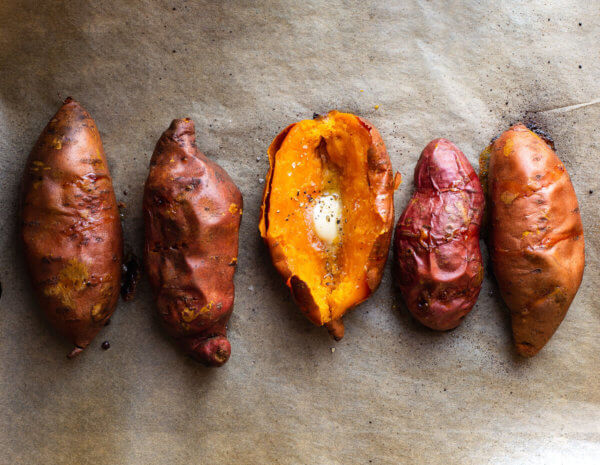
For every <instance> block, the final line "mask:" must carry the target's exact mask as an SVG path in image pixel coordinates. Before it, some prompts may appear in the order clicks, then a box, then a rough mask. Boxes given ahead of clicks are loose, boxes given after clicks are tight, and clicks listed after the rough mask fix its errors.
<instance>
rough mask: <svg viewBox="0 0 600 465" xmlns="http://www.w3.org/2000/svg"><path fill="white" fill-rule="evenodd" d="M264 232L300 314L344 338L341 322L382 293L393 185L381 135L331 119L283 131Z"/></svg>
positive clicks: (272, 156) (352, 119) (273, 159)
mask: <svg viewBox="0 0 600 465" xmlns="http://www.w3.org/2000/svg"><path fill="white" fill-rule="evenodd" d="M268 154H269V162H270V168H269V171H268V173H267V177H266V185H265V190H264V194H263V203H262V208H261V216H260V223H259V229H260V233H261V236H262V237H263V239H264V240H265V242H266V244H267V245H268V247H269V249H270V252H271V257H272V260H273V263H274V265H275V267H276V268H277V270H278V271H279V273H280V274H281V275H282V276H283V278H284V279H285V282H286V284H287V285H288V287H289V288H290V290H291V293H292V296H293V297H294V299H295V301H296V302H297V304H298V305H299V307H300V309H301V310H302V312H303V313H304V314H305V315H306V316H307V317H308V319H309V320H310V321H312V322H313V323H314V324H316V325H327V327H328V329H329V331H330V333H331V334H332V336H333V337H334V338H336V339H341V338H342V337H343V335H344V326H343V324H342V320H341V318H342V315H344V313H345V312H346V311H347V310H348V309H349V308H351V307H353V306H355V305H357V304H358V303H360V302H362V301H364V300H365V299H367V298H368V297H369V296H370V295H371V294H372V293H373V292H374V291H375V289H376V288H377V286H378V285H379V282H380V280H381V275H382V272H383V268H384V265H385V262H386V260H387V255H388V250H389V244H390V238H391V230H392V223H393V220H394V204H393V193H394V189H395V187H396V186H395V181H394V176H393V173H392V165H391V162H390V159H389V156H388V154H387V151H386V149H385V145H384V143H383V140H382V139H381V136H380V134H379V132H378V131H377V130H376V129H375V128H374V127H373V126H372V125H371V124H370V123H369V122H367V121H365V120H364V119H361V118H359V117H357V116H355V115H352V114H348V113H340V112H337V111H332V112H330V113H329V114H328V115H327V116H324V117H318V118H316V119H314V120H304V121H300V122H299V123H295V124H292V125H290V126H288V127H287V128H285V129H284V130H283V131H282V132H281V133H280V134H279V135H278V136H277V137H276V138H275V140H274V141H273V142H272V144H271V146H270V147H269V150H268Z"/></svg>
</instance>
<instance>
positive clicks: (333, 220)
mask: <svg viewBox="0 0 600 465" xmlns="http://www.w3.org/2000/svg"><path fill="white" fill-rule="evenodd" d="M342 210H343V206H342V199H341V197H340V195H339V194H337V193H323V195H321V197H319V198H318V199H315V202H314V206H313V211H312V216H313V225H314V229H315V233H316V234H317V236H318V237H319V239H321V240H322V241H323V242H325V243H326V244H333V243H334V242H337V240H339V238H340V232H341V220H342Z"/></svg>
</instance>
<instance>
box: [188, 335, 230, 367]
mask: <svg viewBox="0 0 600 465" xmlns="http://www.w3.org/2000/svg"><path fill="white" fill-rule="evenodd" d="M185 344H186V345H188V344H190V345H188V350H187V352H188V353H189V355H190V356H191V357H192V358H193V359H194V360H196V361H198V362H200V363H202V364H204V365H206V366H210V367H220V366H221V365H224V364H225V362H227V360H229V356H230V355H231V344H230V343H229V341H228V340H227V338H226V337H224V336H215V337H211V338H208V339H202V340H199V341H198V340H195V341H194V340H192V341H191V343H187V342H186V343H185Z"/></svg>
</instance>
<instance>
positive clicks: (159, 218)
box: [143, 118, 243, 366]
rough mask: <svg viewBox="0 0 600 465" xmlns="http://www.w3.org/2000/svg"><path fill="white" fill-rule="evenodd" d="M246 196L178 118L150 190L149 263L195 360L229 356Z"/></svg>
mask: <svg viewBox="0 0 600 465" xmlns="http://www.w3.org/2000/svg"><path fill="white" fill-rule="evenodd" d="M242 206H243V205H242V195H241V193H240V191H239V190H238V188H237V187H236V185H235V184H234V182H233V181H232V180H231V178H230V177H229V176H228V174H227V173H226V172H225V170H223V168H221V167H220V166H219V165H217V164H216V163H214V162H213V161H211V160H209V159H208V158H207V157H206V156H205V155H204V154H203V153H202V152H200V151H199V150H198V149H197V147H196V133H195V128H194V122H193V121H192V120H191V119H188V118H185V119H176V120H174V121H173V122H172V123H171V126H170V127H169V128H168V129H167V130H166V131H165V132H164V133H163V135H162V136H161V138H160V140H159V141H158V143H157V144H156V148H155V149H154V154H153V155H152V159H151V162H150V173H149V175H148V179H147V181H146V186H145V190H144V202H143V211H144V224H145V232H146V242H145V261H146V270H147V272H148V276H149V278H150V284H151V286H152V289H153V291H154V294H155V297H156V305H157V308H158V314H159V317H160V320H161V322H162V324H163V326H164V327H165V328H166V330H167V332H168V333H169V334H170V335H171V336H172V337H174V338H175V340H176V341H177V343H178V344H179V346H180V347H181V348H182V349H183V350H184V351H185V352H186V353H187V354H188V355H190V356H191V357H193V358H194V359H195V360H197V361H199V362H201V363H204V364H205V365H208V366H220V365H223V364H224V363H225V362H226V361H227V360H228V359H229V356H230V354H231V345H230V343H229V341H228V339H227V322H228V321H229V317H230V316H231V312H232V311H233V299H234V285H233V275H234V272H235V269H236V264H237V256H238V232H239V226H240V220H241V216H242Z"/></svg>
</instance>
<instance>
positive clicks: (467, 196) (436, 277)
mask: <svg viewBox="0 0 600 465" xmlns="http://www.w3.org/2000/svg"><path fill="white" fill-rule="evenodd" d="M414 183H415V192H414V194H413V196H412V198H411V199H410V201H409V203H408V205H407V207H406V209H405V210H404V212H403V213H402V215H401V216H400V218H399V220H398V224H397V226H396V233H395V236H394V251H395V253H394V265H395V266H394V268H395V270H394V271H395V275H396V283H397V285H398V287H399V289H400V291H401V293H402V297H403V298H404V301H405V303H406V306H407V308H408V310H409V311H410V312H411V314H412V315H413V316H414V317H415V318H416V319H417V320H418V321H420V322H421V323H422V324H424V325H425V326H427V327H429V328H431V329H435V330H439V331H443V330H449V329H452V328H455V327H457V326H458V325H459V324H460V322H461V321H462V320H463V318H464V317H465V316H466V315H467V314H468V313H469V312H470V311H471V309H472V308H473V306H474V305H475V302H476V301H477V297H478V296H479V291H480V290H481V282H482V280H483V263H482V258H481V251H480V248H479V230H480V225H481V218H482V215H483V205H484V196H483V191H482V189H481V184H480V182H479V179H478V177H477V174H476V173H475V171H474V170H473V167H472V166H471V164H470V163H469V161H468V160H467V158H466V157H465V156H464V154H463V153H462V152H461V151H460V150H459V148H458V147H456V146H455V145H454V144H453V143H452V142H450V141H448V140H446V139H435V140H433V141H431V142H430V143H429V144H428V145H427V146H426V147H425V149H424V150H423V152H422V153H421V157H420V158H419V161H418V163H417V166H416V168H415V177H414Z"/></svg>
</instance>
